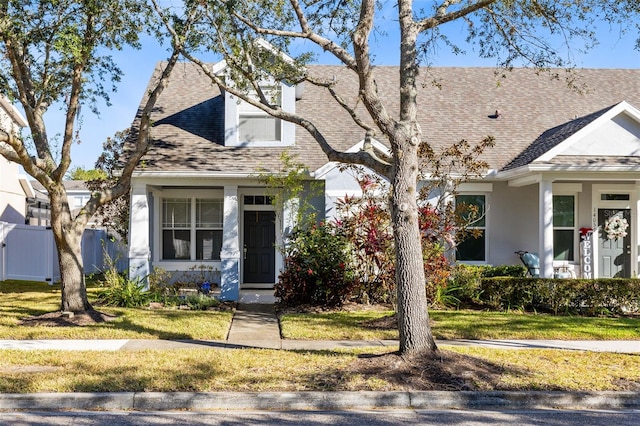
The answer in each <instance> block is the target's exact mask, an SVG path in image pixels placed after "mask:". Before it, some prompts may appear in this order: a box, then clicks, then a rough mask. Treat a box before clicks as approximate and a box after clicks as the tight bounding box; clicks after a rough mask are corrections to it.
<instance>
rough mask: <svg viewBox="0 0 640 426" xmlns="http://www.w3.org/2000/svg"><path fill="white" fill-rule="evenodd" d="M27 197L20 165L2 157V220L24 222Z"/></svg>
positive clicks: (0, 176)
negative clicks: (21, 183) (20, 176)
mask: <svg viewBox="0 0 640 426" xmlns="http://www.w3.org/2000/svg"><path fill="white" fill-rule="evenodd" d="M25 216H26V198H25V193H24V190H23V189H22V186H21V185H20V179H19V166H18V165H17V164H16V163H12V162H10V161H8V160H7V159H5V158H4V157H0V221H3V222H9V223H19V224H24V221H25Z"/></svg>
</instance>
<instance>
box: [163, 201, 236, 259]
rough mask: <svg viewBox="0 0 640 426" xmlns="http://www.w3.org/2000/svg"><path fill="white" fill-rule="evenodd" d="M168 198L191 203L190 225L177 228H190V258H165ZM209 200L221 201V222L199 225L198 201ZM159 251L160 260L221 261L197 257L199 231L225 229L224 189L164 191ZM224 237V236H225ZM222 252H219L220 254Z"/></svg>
mask: <svg viewBox="0 0 640 426" xmlns="http://www.w3.org/2000/svg"><path fill="white" fill-rule="evenodd" d="M167 199H183V200H188V201H189V205H190V212H189V214H190V217H189V224H188V225H189V226H188V227H179V228H175V229H184V230H186V229H188V230H189V241H190V243H189V258H188V259H171V258H168V259H167V258H164V231H165V230H167V229H174V228H167V227H165V226H164V202H165V200H167ZM202 200H207V201H216V202H219V203H220V222H219V223H217V224H215V226H198V222H197V217H198V215H197V209H198V201H202ZM159 207H160V212H159V213H160V214H159V229H160V232H159V245H158V248H159V252H158V257H159V259H158V260H159V261H160V262H165V263H166V262H178V263H185V262H197V263H208V262H220V258H219V257H218V258H214V259H197V232H198V231H202V230H214V231H221V232H222V231H223V221H224V197H223V194H222V191H219V190H214V191H197V192H189V193H188V194H185V191H180V190H169V191H166V192H163V193H162V196H161V197H160V199H159ZM223 238H224V237H223ZM219 255H220V254H219V253H218V256H219Z"/></svg>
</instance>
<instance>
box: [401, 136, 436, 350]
mask: <svg viewBox="0 0 640 426" xmlns="http://www.w3.org/2000/svg"><path fill="white" fill-rule="evenodd" d="M405 134H406V133H405ZM404 140H405V141H404V142H402V141H400V142H399V143H398V146H399V149H398V150H397V151H398V152H397V153H396V155H399V156H401V157H402V161H396V163H395V164H396V166H395V168H394V172H393V175H392V184H393V185H392V189H391V191H392V192H391V220H392V222H393V234H394V242H395V254H396V290H397V297H398V302H397V303H398V331H399V333H400V353H401V354H408V353H416V352H423V351H431V352H433V351H435V350H437V346H436V344H435V341H434V339H433V334H432V332H431V326H430V324H429V313H428V311H427V307H428V304H427V294H426V288H425V275H424V266H423V258H422V244H421V239H420V228H419V226H418V206H417V198H416V195H417V194H416V185H417V177H418V176H417V175H418V151H417V146H414V145H413V144H412V143H411V142H410V138H406V137H405V138H404Z"/></svg>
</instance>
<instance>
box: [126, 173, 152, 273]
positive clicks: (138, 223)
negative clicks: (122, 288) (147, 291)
mask: <svg viewBox="0 0 640 426" xmlns="http://www.w3.org/2000/svg"><path fill="white" fill-rule="evenodd" d="M149 232H150V230H149V199H148V197H147V185H145V184H138V183H137V184H133V186H132V187H131V217H130V218H129V279H146V277H147V276H148V275H149V273H150V272H151V267H150V264H149V260H150V258H151V248H150V247H149ZM147 284H148V283H147Z"/></svg>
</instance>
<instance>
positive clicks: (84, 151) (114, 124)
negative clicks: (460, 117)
mask: <svg viewBox="0 0 640 426" xmlns="http://www.w3.org/2000/svg"><path fill="white" fill-rule="evenodd" d="M453 36H455V34H453ZM460 36H463V35H462V34H461V35H460ZM636 36H637V33H635V32H634V31H631V32H630V33H629V34H626V35H624V36H621V35H620V31H619V29H616V28H609V27H606V28H602V29H599V30H598V39H599V40H600V44H599V45H598V46H597V47H596V48H595V49H593V50H591V51H590V52H588V53H587V54H582V55H580V54H578V53H576V52H572V55H573V56H572V60H573V62H574V63H575V64H576V65H577V66H578V67H583V68H640V52H638V51H636V50H634V44H635V38H636ZM381 51H384V52H397V44H396V45H394V46H392V47H391V48H386V49H385V48H384V47H383V49H381ZM294 53H295V52H294ZM113 56H114V59H115V60H116V62H117V63H118V65H119V66H120V68H121V69H122V70H123V72H124V76H123V77H122V81H121V83H120V84H119V85H118V91H117V92H116V93H113V94H112V96H111V102H112V105H111V106H110V107H107V106H106V105H104V104H102V105H100V111H101V114H100V117H96V116H95V115H94V114H93V113H91V112H90V111H89V110H88V108H85V111H84V112H83V119H82V128H81V131H80V137H81V141H82V142H81V143H80V144H78V145H75V146H74V147H73V150H72V167H76V166H79V167H83V168H85V169H91V168H93V166H94V163H95V160H96V159H97V158H98V156H99V155H100V153H101V152H102V143H103V142H104V141H105V140H106V138H107V137H109V136H112V135H113V134H114V133H115V132H116V131H119V130H123V129H125V128H127V127H128V126H129V125H130V124H131V122H132V120H133V117H134V115H135V112H136V110H137V107H138V105H139V103H140V100H141V98H142V95H143V93H144V90H145V88H146V86H147V83H148V80H149V77H150V76H151V73H152V71H153V69H154V67H155V64H156V63H157V62H158V61H161V60H165V59H166V58H167V56H168V52H167V50H166V47H162V46H160V45H158V43H157V41H156V40H154V39H148V40H146V41H145V42H144V44H143V48H142V49H141V50H130V49H129V50H123V51H121V52H115V54H114V55H113ZM377 59H378V61H377V62H378V63H379V64H383V65H394V64H397V54H385V55H383V56H379V57H378V58H377ZM327 61H328V60H327V59H323V58H320V59H319V60H318V63H327ZM434 65H435V66H489V67H491V66H495V60H493V59H490V60H481V59H479V58H478V57H477V55H476V54H475V53H474V52H473V51H468V52H467V54H466V55H458V56H456V55H453V54H450V53H448V52H446V51H445V50H444V49H443V50H442V51H439V52H438V55H437V56H436V57H435V59H434ZM49 115H51V117H48V119H47V122H48V124H49V134H50V135H52V134H55V133H56V132H59V130H56V125H59V123H62V121H61V118H60V117H61V116H60V115H59V114H57V113H56V112H55V111H51V112H50V114H49Z"/></svg>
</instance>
